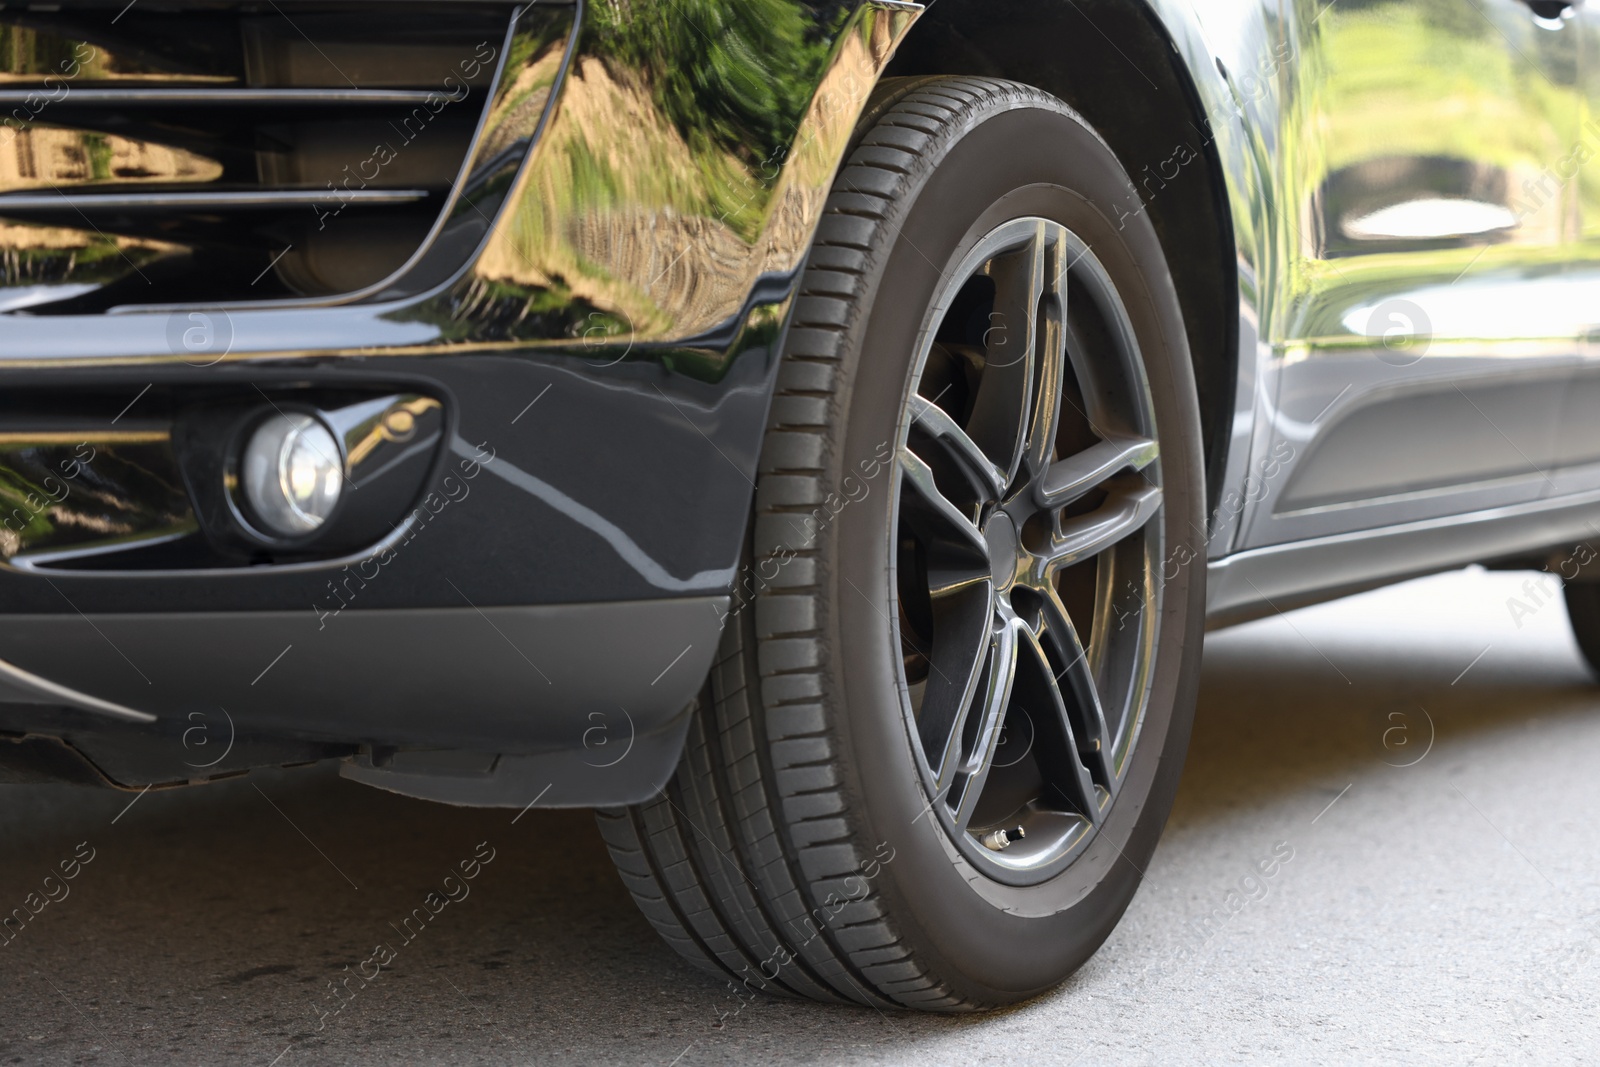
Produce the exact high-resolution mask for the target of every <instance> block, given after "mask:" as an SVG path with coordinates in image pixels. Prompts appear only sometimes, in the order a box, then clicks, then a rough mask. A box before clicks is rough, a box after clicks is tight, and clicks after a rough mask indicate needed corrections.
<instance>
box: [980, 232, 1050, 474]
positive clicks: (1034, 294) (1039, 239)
mask: <svg viewBox="0 0 1600 1067" xmlns="http://www.w3.org/2000/svg"><path fill="white" fill-rule="evenodd" d="M1045 233H1046V224H1045V223H1044V222H1043V221H1042V220H1039V221H1037V222H1036V223H1035V224H1034V227H1033V232H1032V234H1031V235H1030V236H1029V238H1028V241H1027V243H1026V244H1024V245H1023V246H1022V247H1021V248H1018V249H1015V250H1013V251H1009V252H1003V253H1001V254H1000V255H997V256H995V257H994V258H993V259H991V260H990V261H989V279H990V281H992V282H993V283H994V287H995V295H994V313H993V315H992V316H991V318H990V325H989V328H988V329H987V330H986V331H985V332H984V345H983V348H984V361H985V362H984V368H983V378H982V380H981V381H980V382H979V385H978V392H977V395H976V396H975V397H974V399H973V405H972V417H971V418H970V419H968V420H967V433H968V435H970V436H971V437H972V439H973V440H974V441H976V442H977V444H978V447H979V448H981V449H983V452H984V454H985V455H986V456H988V457H989V458H990V459H991V460H993V461H994V463H995V465H996V466H998V467H999V468H1001V469H1002V470H1003V471H1005V474H1006V481H1007V484H1009V483H1010V480H1011V478H1012V477H1013V476H1014V475H1015V474H1016V471H1017V466H1018V464H1019V462H1020V461H1021V459H1022V452H1023V447H1024V445H1025V444H1026V441H1027V436H1028V431H1029V428H1030V423H1029V418H1030V414H1031V409H1032V407H1033V403H1032V401H1033V396H1032V393H1033V387H1034V365H1035V348H1036V345H1035V336H1034V335H1035V332H1036V329H1037V318H1038V308H1039V300H1040V298H1041V297H1042V296H1043V295H1044V290H1045V284H1046V275H1045Z"/></svg>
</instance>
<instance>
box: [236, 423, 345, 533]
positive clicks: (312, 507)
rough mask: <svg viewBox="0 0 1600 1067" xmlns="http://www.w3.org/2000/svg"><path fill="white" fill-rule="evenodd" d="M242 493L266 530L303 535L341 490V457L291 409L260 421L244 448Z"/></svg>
mask: <svg viewBox="0 0 1600 1067" xmlns="http://www.w3.org/2000/svg"><path fill="white" fill-rule="evenodd" d="M240 475H241V477H240V480H241V482H242V483H243V485H244V496H245V499H246V500H247V501H249V503H250V510H251V511H252V512H253V513H254V517H255V518H256V519H257V520H258V521H259V522H260V523H261V524H262V525H263V526H264V527H266V530H267V532H269V533H274V534H277V535H279V536H280V537H303V536H304V535H306V534H308V533H310V532H312V531H313V530H315V529H317V528H318V527H319V526H321V525H322V524H323V523H324V522H326V521H327V519H328V516H329V515H332V514H333V509H334V507H335V506H337V505H338V503H339V494H340V493H341V492H343V491H344V458H343V456H342V455H341V454H340V452H339V443H338V442H337V441H335V440H334V438H333V434H332V433H330V432H329V431H328V428H327V427H326V426H324V425H323V424H322V423H321V422H319V421H318V420H316V419H314V418H312V417H311V416H310V415H303V414H300V413H298V412H291V413H290V414H288V415H281V416H280V415H275V416H273V417H271V418H269V419H267V421H266V422H264V423H262V424H261V425H260V427H258V428H257V429H256V432H255V433H254V434H252V435H251V437H250V443H249V444H248V445H246V446H245V450H244V462H243V464H242V470H241V471H240Z"/></svg>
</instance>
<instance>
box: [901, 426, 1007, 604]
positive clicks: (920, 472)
mask: <svg viewBox="0 0 1600 1067" xmlns="http://www.w3.org/2000/svg"><path fill="white" fill-rule="evenodd" d="M900 472H901V474H902V475H903V476H904V480H905V486H906V488H907V489H909V490H910V492H909V493H904V494H902V495H901V501H902V503H903V504H904V505H906V507H905V508H904V510H905V512H906V517H907V518H909V519H911V520H912V523H913V525H914V526H915V527H917V532H918V533H920V534H922V536H923V538H924V539H925V540H926V541H927V542H928V544H929V549H930V552H929V555H930V558H932V557H934V556H944V555H948V554H949V553H938V552H936V551H934V550H935V549H937V548H939V547H945V548H947V549H953V550H954V552H955V554H956V555H957V556H958V557H965V558H969V559H971V560H972V562H973V563H974V565H975V566H976V567H977V568H978V570H981V571H982V572H983V573H985V574H986V573H988V565H987V563H986V562H985V561H986V560H987V559H988V558H989V546H988V543H987V542H986V541H984V539H983V532H982V531H981V530H979V529H978V527H977V524H976V523H974V522H973V517H972V516H971V515H969V514H967V513H966V512H964V511H962V510H961V508H959V507H957V506H956V504H955V503H953V502H952V501H951V500H950V498H949V497H947V496H945V495H944V493H943V492H941V491H940V489H939V485H938V483H937V482H936V481H935V480H934V477H933V469H932V468H931V467H929V466H928V465H927V464H926V463H924V462H923V461H922V459H921V457H919V456H918V455H917V454H916V453H915V452H912V451H911V450H910V449H909V448H904V447H902V448H901V449H900ZM940 562H942V560H941V561H940ZM932 568H933V564H931V563H930V570H931V569H932Z"/></svg>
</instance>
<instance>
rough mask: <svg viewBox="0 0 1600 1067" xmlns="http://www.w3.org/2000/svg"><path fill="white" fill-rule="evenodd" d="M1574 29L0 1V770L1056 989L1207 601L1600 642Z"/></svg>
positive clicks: (716, 966)
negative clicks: (355, 830) (277, 774)
mask: <svg viewBox="0 0 1600 1067" xmlns="http://www.w3.org/2000/svg"><path fill="white" fill-rule="evenodd" d="M1202 10H1203V16H1204V17H1203V18H1202V17H1201V15H1202ZM1593 35H1594V29H1593V27H1592V26H1591V20H1589V19H1587V18H1586V17H1585V16H1584V15H1583V14H1582V13H1581V12H1575V11H1574V9H1573V8H1571V7H1569V6H1567V5H1565V4H1562V3H1561V2H1560V0H1530V2H1529V3H1528V4H1527V5H1523V4H1520V3H1516V2H1514V0H1492V2H1491V3H1488V4H1483V5H1480V4H1479V3H1477V2H1476V0H1426V2H1423V0H1416V2H1413V3H1401V2H1399V0H1332V2H1327V3H1312V2H1310V0H1299V2H1296V3H1292V4H1289V5H1279V6H1276V7H1272V6H1265V5H1251V4H1246V3H1243V2H1242V0H1233V2H1223V3H1218V4H1210V5H1204V7H1203V9H1202V8H1196V7H1192V6H1190V5H1189V4H1188V3H1186V2H1184V0H1151V2H1150V3H1145V2H1142V0H1017V2H1014V3H1009V4H981V3H977V2H975V0H940V3H938V4H937V5H932V6H930V7H928V8H927V9H924V8H923V7H922V6H920V5H918V4H913V3H903V2H897V0H866V2H859V0H673V2H670V3H667V2H659V0H591V2H587V3H550V2H544V0H539V2H534V3H502V2H497V0H426V2H425V0H381V2H380V0H132V2H127V0H114V2H111V3H100V2H97V0H60V2H51V3H48V4H46V3H35V2H31V0H21V2H18V0H7V2H5V3H3V4H0V113H3V114H4V118H3V119H0V514H3V516H4V517H3V520H0V521H3V524H4V525H3V530H0V780H6V781H38V780H57V779H64V780H69V781H76V782H83V783H89V784H100V785H109V786H113V787H116V788H120V789H130V790H141V789H145V788H149V787H152V786H157V787H167V786H176V785H183V784H195V783H202V782H206V781H209V780H213V779H216V778H220V777H226V776H230V775H237V774H240V773H244V772H245V771H247V770H248V769H249V768H252V767H265V766H280V765H294V764H304V763H311V762H316V761H322V760H339V761H342V762H341V764H340V768H341V773H342V774H343V775H344V776H345V777H347V778H350V779H353V780H355V781H358V782H364V783H367V784H369V785H373V786H377V787H379V788H382V789H387V790H392V791H394V792H397V793H402V794H406V795H408V796H413V797H421V798H426V799H431V800H436V801H441V802H444V803H449V804H461V805H481V806H499V807H506V808H510V809H521V810H526V809H528V808H530V807H535V806H542V807H552V806H580V807H591V806H592V807H597V808H599V824H600V829H601V832H602V833H603V835H604V836H605V839H606V841H607V842H608V843H609V846H610V849H611V852H612V855H613V856H614V858H615V860H616V863H617V867H618V869H619V871H620V872H621V874H622V877H623V879H624V881H625V882H626V883H627V885H628V887H629V889H630V890H631V891H632V892H633V894H634V896H635V898H636V899H637V900H638V902H639V906H640V907H641V908H642V909H643V910H644V912H645V914H646V915H647V916H648V917H649V919H650V921H651V922H652V923H653V924H654V925H655V926H656V928H657V929H658V930H659V931H660V932H661V934H662V935H663V937H665V938H666V939H667V940H668V941H669V942H670V943H671V944H672V945H673V946H674V947H675V948H677V949H678V950H679V951H680V952H682V953H683V954H684V955H685V956H687V957H689V958H690V959H692V960H695V961H697V962H698V963H700V964H702V965H703V966H704V967H706V968H708V969H710V970H712V971H714V972H716V973H719V974H725V975H726V976H728V978H729V979H730V980H731V981H732V982H734V983H737V984H738V985H739V986H740V987H741V988H749V989H769V990H773V991H779V992H785V993H790V994H798V995H802V996H808V997H814V998H818V999H824V1000H841V1001H855V1002H860V1003H865V1004H873V1005H879V1006H890V1005H899V1006H905V1007H914V1008H925V1009H933V1010H958V1009H969V1008H978V1007H986V1006H992V1005H997V1004H1002V1003H1006V1002H1009V1001H1014V1000H1017V999H1019V998H1023V997H1026V996H1029V995H1031V994H1033V993H1036V992H1038V991H1040V990H1043V989H1046V988H1048V987H1050V986H1051V985H1053V984H1054V983H1057V982H1059V981H1060V980H1061V979H1062V978H1063V977H1064V976H1065V975H1067V974H1069V973H1070V972H1071V971H1072V970H1073V969H1075V968H1076V967H1078V966H1079V965H1080V964H1082V963H1083V962H1084V961H1085V960H1086V959H1087V958H1088V957H1089V956H1090V955H1091V954H1092V953H1093V952H1094V951H1095V949H1096V948H1097V947H1098V946H1099V945H1100V943H1101V942H1102V941H1103V940H1104V939H1105V938H1106V936H1107V935H1108V934H1109V932H1110V931H1111V929H1112V927H1113V926H1114V925H1115V924H1116V922H1117V920H1118V918H1119V917H1120V916H1121V914H1122V911H1123V909H1124V908H1126V907H1127V905H1128V902H1129V901H1130V899H1131V898H1132V896H1133V894H1134V892H1135V890H1136V889H1137V887H1138V885H1139V882H1140V879H1141V876H1142V873H1143V871H1144V870H1145V868H1146V867H1147V866H1148V864H1149V862H1150V858H1151V855H1152V852H1153V850H1154V848H1155V845H1156V841H1157V838H1158V837H1159V835H1160V832H1161V828H1162V824H1163V822H1164V821H1165V819H1166V816H1167V813H1168V811H1169V809H1170V807H1171V804H1172V800H1173V796H1174V792H1175V790H1176V788H1177V784H1178V778H1179V773H1180V771H1181V768H1182V764H1183V757H1184V751H1185V746H1186V744H1187V741H1188V736H1189V729H1190V722H1191V718H1192V715H1193V708H1194V702H1195V692H1196V686H1197V680H1198V667H1199V660H1200V653H1201V644H1202V635H1203V632H1204V629H1205V627H1206V626H1207V624H1208V622H1209V624H1210V625H1222V624H1226V623H1230V622H1236V621H1240V620H1244V619H1248V618H1254V617H1257V616H1260V615H1263V614H1268V613H1271V612H1273V611H1278V610H1287V609H1289V608H1291V607H1294V606H1298V605H1301V604H1306V603H1310V602H1312V601H1314V600H1318V599H1324V598H1327V597H1331V596H1337V595H1341V594H1344V593H1348V592H1352V591H1356V590H1360V589H1366V588H1371V587H1373V586H1376V585H1379V584H1382V583H1385V582H1389V581H1394V580H1398V579H1401V578H1405V577H1409V576H1413V575H1417V574H1422V573H1426V572H1429V571H1436V570H1442V569H1446V568H1452V567H1457V566H1461V565H1464V564H1467V563H1472V562H1482V563H1488V564H1492V565H1497V566H1506V567H1524V568H1538V567H1541V566H1543V567H1548V568H1549V569H1551V570H1552V571H1553V572H1557V573H1559V575H1560V577H1561V578H1562V580H1563V581H1564V582H1565V583H1566V595H1567V598H1568V601H1569V604H1570V607H1571V611H1572V616H1573V618H1574V620H1575V623H1576V624H1577V627H1578V632H1579V637H1580V640H1581V641H1582V642H1583V644H1584V647H1585V648H1586V649H1587V650H1588V651H1589V653H1590V655H1591V657H1600V594H1597V592H1596V591H1597V590H1600V585H1595V584H1592V583H1591V579H1592V577H1593V574H1594V570H1595V568H1594V567H1593V566H1592V561H1593V559H1594V552H1593V550H1591V549H1590V548H1589V547H1588V545H1589V542H1590V540H1593V539H1596V538H1600V527H1596V526H1595V525H1593V524H1594V522H1595V521H1596V519H1597V517H1600V513H1597V505H1600V423H1597V422H1596V421H1595V420H1594V419H1593V417H1592V413H1593V412H1594V411H1595V410H1596V402H1597V401H1600V362H1597V357H1596V354H1595V349H1594V343H1593V338H1594V337H1595V336H1600V333H1597V332H1596V331H1597V330H1600V254H1594V253H1596V250H1597V249H1600V243H1596V242H1597V241H1600V181H1596V180H1593V179H1595V178H1597V177H1600V173H1597V171H1596V167H1597V166H1600V162H1594V163H1592V162H1591V157H1593V156H1594V154H1595V153H1594V151H1593V141H1594V139H1595V138H1596V137H1600V128H1596V127H1593V126H1592V124H1589V125H1585V124H1584V121H1583V119H1582V116H1584V115H1586V114H1588V113H1589V112H1588V109H1589V107H1590V99H1591V97H1592V96H1594V95H1596V94H1595V89H1594V87H1595V86H1596V85H1597V84H1600V82H1597V76H1600V70H1596V69H1592V64H1593V62H1594V61H1593V59H1592V58H1591V57H1593V56H1594V55H1597V54H1600V52H1597V51H1596V50H1595V48H1594V47H1593V46H1592V45H1587V44H1586V43H1585V42H1587V41H1588V40H1589V38H1590V37H1591V36H1593ZM1208 587H1209V591H1208ZM0 795H3V794H0ZM11 922H13V920H12V919H10V918H0V924H4V923H11Z"/></svg>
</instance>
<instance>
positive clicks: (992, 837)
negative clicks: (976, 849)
mask: <svg viewBox="0 0 1600 1067" xmlns="http://www.w3.org/2000/svg"><path fill="white" fill-rule="evenodd" d="M1027 836H1028V832H1027V831H1026V830H1024V829H1023V828H1022V827H1020V826H1013V827H1012V828H1011V829H1009V830H990V831H989V832H988V833H986V834H984V835H983V838H982V841H983V847H984V848H987V849H992V850H994V851H995V852H1004V851H1005V850H1006V849H1008V848H1010V847H1011V842H1013V841H1021V840H1022V839H1023V838H1024V837H1027Z"/></svg>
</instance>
